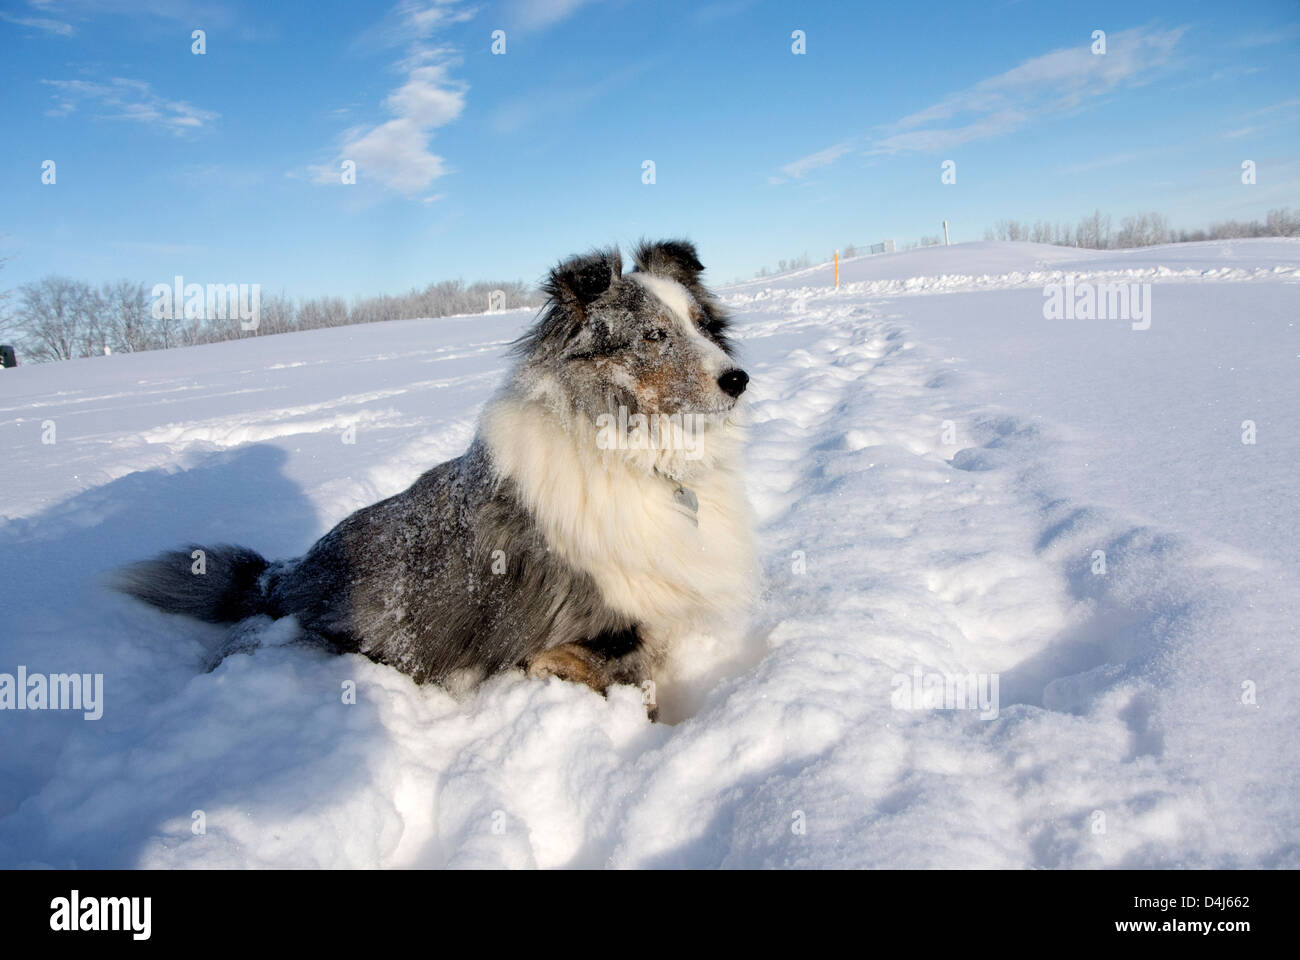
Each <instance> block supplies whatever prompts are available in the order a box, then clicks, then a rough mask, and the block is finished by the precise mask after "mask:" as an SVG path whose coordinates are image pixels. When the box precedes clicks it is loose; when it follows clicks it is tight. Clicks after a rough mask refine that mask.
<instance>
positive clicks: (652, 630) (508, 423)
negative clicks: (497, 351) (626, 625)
mask: <svg viewBox="0 0 1300 960" xmlns="http://www.w3.org/2000/svg"><path fill="white" fill-rule="evenodd" d="M483 438H484V440H485V441H486V443H487V445H488V449H489V450H490V452H491V455H492V458H493V462H494V466H495V467H496V469H497V470H498V471H499V472H500V473H501V474H502V475H503V476H506V477H509V478H510V479H511V480H512V481H513V482H514V484H515V486H516V489H517V491H518V494H519V496H520V497H521V498H522V500H523V501H524V504H525V505H526V506H527V508H528V510H529V511H530V513H531V514H532V516H533V517H534V519H535V520H536V521H537V523H538V524H539V526H540V527H541V530H542V532H543V535H544V536H545V537H546V539H547V544H548V546H549V547H550V548H551V549H552V550H553V551H555V552H557V553H558V554H559V555H560V556H561V557H562V558H563V559H564V560H566V561H567V562H568V563H570V564H572V565H573V566H574V567H575V568H577V569H579V570H581V571H583V572H585V573H587V574H588V575H589V576H591V578H592V579H593V580H594V581H595V583H596V585H597V587H598V589H599V590H600V592H601V595H602V598H603V599H604V601H605V603H606V604H607V605H608V606H609V607H610V608H611V609H613V610H616V611H618V612H619V613H622V614H624V615H626V616H627V617H629V618H631V619H632V620H633V621H635V622H636V623H638V624H640V625H641V626H642V630H643V634H644V637H645V639H646V640H647V641H648V642H650V643H651V644H653V645H655V646H661V645H667V644H670V643H672V641H673V640H674V639H675V638H677V637H679V636H681V635H682V634H684V633H689V632H691V631H693V630H707V629H709V628H710V627H711V626H715V625H716V624H717V623H718V622H719V621H720V620H721V619H722V618H725V617H727V616H728V615H729V614H732V613H733V612H735V611H738V610H740V609H743V608H744V607H745V606H747V604H748V603H749V602H750V600H751V599H752V595H753V594H752V591H753V583H754V549H753V541H752V532H751V530H752V521H751V513H750V510H749V505H748V503H747V502H746V500H745V496H744V489H743V486H742V483H741V476H740V463H739V457H740V440H741V437H740V435H739V428H737V427H734V426H731V425H718V426H717V427H716V428H714V429H712V430H710V431H709V436H708V437H707V438H706V443H707V448H706V453H705V455H704V457H703V458H702V459H701V460H700V461H699V462H697V463H694V464H692V467H693V469H692V470H691V475H690V476H689V478H688V479H686V480H685V484H686V486H685V489H686V490H688V491H689V493H687V494H678V495H677V496H674V492H675V491H676V490H677V489H678V487H679V486H680V484H679V483H678V482H677V481H674V480H670V479H668V478H667V477H665V476H663V475H662V474H661V473H659V472H656V471H654V470H653V469H649V463H650V462H653V458H652V459H651V460H650V461H647V459H646V458H645V457H644V456H642V457H640V458H638V457H637V456H636V455H629V454H628V453H626V452H621V451H610V450H601V449H599V447H598V445H597V443H596V434H595V430H594V428H593V427H591V426H590V424H588V423H586V422H585V421H582V420H581V419H579V420H576V421H573V422H571V423H567V424H564V425H561V424H560V423H558V422H557V419H556V417H555V415H554V414H553V413H552V412H550V411H548V410H547V409H546V408H545V407H544V406H543V405H542V404H540V403H538V402H537V401H535V400H532V399H520V398H518V397H516V396H511V395H510V394H509V393H506V394H503V395H501V396H498V397H497V398H496V399H495V400H493V401H492V403H490V404H489V405H488V407H487V409H486V410H485V411H484V414H483ZM660 456H662V454H661V455H660ZM690 494H693V495H694V499H695V501H696V503H697V508H696V509H695V510H694V511H691V510H690V509H689V505H688V504H689V500H690ZM683 501H685V502H686V504H687V505H684V503H683ZM692 514H693V515H692Z"/></svg>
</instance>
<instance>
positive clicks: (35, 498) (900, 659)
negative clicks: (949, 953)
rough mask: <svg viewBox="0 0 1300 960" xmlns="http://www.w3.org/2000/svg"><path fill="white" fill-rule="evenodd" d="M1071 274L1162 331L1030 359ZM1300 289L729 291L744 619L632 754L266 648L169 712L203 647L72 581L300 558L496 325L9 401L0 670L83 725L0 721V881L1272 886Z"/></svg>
mask: <svg viewBox="0 0 1300 960" xmlns="http://www.w3.org/2000/svg"><path fill="white" fill-rule="evenodd" d="M1067 277H1073V278H1074V279H1075V280H1076V281H1078V282H1112V281H1116V280H1121V281H1123V282H1126V283H1128V282H1136V283H1151V284H1152V285H1153V295H1152V304H1153V312H1152V323H1151V327H1150V329H1148V330H1134V329H1132V327H1131V324H1130V323H1129V322H1128V321H1127V320H1046V319H1044V315H1043V309H1042V307H1043V302H1044V294H1043V288H1044V286H1045V285H1046V284H1049V283H1060V282H1063V281H1064V279H1065V278H1067ZM1298 284H1300V242H1297V241H1285V240H1245V241H1219V242H1212V243H1202V244H1183V245H1177V246H1170V247H1158V248H1149V249H1143V250H1135V251H1120V252H1113V251H1108V252H1095V251H1078V250H1070V249H1064V248H1056V247H1043V246H1039V245H1034V244H1026V243H975V244H960V245H955V246H952V247H947V248H930V249H924V250H916V251H910V252H904V253H896V254H887V255H880V256H875V257H862V258H858V259H855V260H850V261H845V262H843V263H841V287H840V289H839V290H835V289H833V288H832V287H831V280H830V267H828V266H821V267H815V268H810V269H808V270H802V271H799V272H797V273H794V274H789V275H785V276H782V277H776V278H767V279H765V280H763V281H757V282H753V283H746V284H741V285H737V286H735V287H731V288H727V289H725V290H723V291H722V293H723V296H724V299H725V300H726V302H727V303H728V305H729V306H730V307H731V309H732V310H733V311H734V313H735V315H736V329H737V334H738V339H739V342H740V347H741V351H742V355H743V357H744V365H745V367H746V369H747V370H748V371H749V372H750V374H751V375H752V377H753V380H752V382H751V387H750V389H751V393H750V397H751V409H752V420H753V425H754V430H753V440H752V443H751V446H750V462H751V477H752V480H751V487H750V495H751V499H752V500H753V503H754V505H755V508H756V510H757V512H758V515H759V519H760V524H761V526H760V530H759V541H760V546H761V550H762V556H763V565H764V591H763V600H762V603H761V605H760V606H759V608H758V609H757V610H755V612H754V616H753V620H752V623H750V624H749V625H748V628H747V630H746V631H745V636H744V639H743V641H742V642H740V643H728V642H725V641H724V640H722V639H720V638H700V641H699V643H698V645H697V646H696V647H694V648H692V650H691V651H689V656H686V657H682V658H680V659H679V661H678V662H677V663H676V664H675V665H674V673H673V676H672V677H670V678H669V679H668V680H665V682H664V683H663V684H662V690H661V702H662V711H663V714H662V715H663V716H664V717H665V718H666V719H668V720H670V721H672V722H669V723H659V724H651V723H649V722H648V721H647V720H646V718H645V715H644V709H643V707H642V704H641V702H640V695H639V692H637V691H633V690H630V689H615V690H614V691H613V692H612V693H611V695H610V697H609V699H608V700H606V699H603V698H601V697H600V696H598V695H596V694H594V693H592V692H591V691H589V690H586V689H584V688H579V687H576V686H573V685H568V684H565V683H563V682H561V681H559V680H550V681H545V682H542V681H530V680H527V679H525V678H524V677H523V676H522V675H521V674H508V675H501V676H498V677H496V678H494V679H492V680H490V681H489V682H488V683H487V684H486V685H485V686H484V687H483V688H481V689H480V690H479V691H478V692H476V693H474V694H472V695H470V696H468V697H465V698H463V699H460V700H457V699H455V698H453V696H451V695H450V694H449V693H448V692H446V691H444V690H441V689H439V688H436V687H417V686H415V685H414V684H413V683H412V682H411V681H410V679H409V678H408V677H406V676H404V675H402V674H399V673H397V672H396V671H394V670H392V669H389V668H386V667H381V666H378V665H375V664H372V663H370V662H369V661H367V660H365V659H364V658H360V657H342V658H336V657H330V656H327V655H324V654H322V653H320V652H317V651H314V650H311V649H307V648H304V647H302V646H298V645H295V644H293V643H291V642H286V641H288V640H291V639H292V631H291V630H290V629H288V628H287V627H286V625H284V624H275V625H265V624H264V625H261V626H260V627H259V631H260V634H261V639H262V643H263V647H262V649H260V650H258V651H257V652H256V653H255V654H253V655H251V656H250V655H237V656H233V657H230V658H228V659H227V660H226V661H225V662H224V663H223V664H222V665H221V666H220V667H219V668H218V669H216V670H215V671H213V672H211V673H203V672H202V670H201V667H200V664H201V663H202V661H203V657H204V653H205V651H206V650H207V649H208V648H210V647H211V645H212V644H214V643H215V642H216V641H217V638H218V637H219V635H220V628H217V627H211V626H206V625H200V624H195V623H191V622H188V621H185V620H182V619H178V618H173V617H169V616H167V615H164V614H161V613H158V612H156V611H153V610H150V609H146V608H144V607H143V606H141V605H139V604H136V603H133V602H131V601H128V600H126V599H125V598H122V597H119V596H116V595H114V594H112V593H110V592H108V591H105V590H104V589H102V587H101V586H100V584H99V579H100V577H101V576H102V574H103V573H104V572H105V571H107V570H110V569H112V568H113V567H115V566H118V565H120V564H123V563H126V562H130V561H133V560H137V559H140V558H142V557H145V556H148V555H150V554H151V553H153V552H155V551H157V550H161V549H164V548H170V547H174V546H176V545H178V544H182V543H185V542H188V541H190V540H198V541H203V540H218V539H219V540H225V541H230V542H236V543H242V544H245V545H247V546H249V547H252V548H254V549H257V550H259V551H261V552H262V553H264V554H266V555H267V556H269V557H284V556H293V555H296V554H299V553H301V552H302V551H304V550H305V549H306V548H307V547H308V546H309V545H310V544H311V543H312V542H313V541H314V540H315V538H316V537H318V536H320V535H321V534H322V533H324V532H325V531H326V530H328V529H329V528H330V527H331V526H332V525H333V524H334V523H336V522H337V521H338V520H340V519H341V518H342V517H344V516H346V515H347V514H348V513H349V512H350V511H352V510H354V509H356V508H357V507H360V506H363V505H365V504H368V503H371V502H374V501H375V500H377V499H379V498H381V497H384V496H387V495H389V494H392V493H395V492H397V491H399V490H401V489H402V488H403V487H405V486H406V485H407V484H408V483H409V482H410V481H411V480H413V479H414V478H415V477H416V476H417V475H418V474H419V473H420V472H421V471H422V470H424V469H426V468H427V467H428V466H430V465H432V464H433V463H436V462H438V461H440V460H442V459H446V458H447V457H450V456H453V455H456V454H457V453H459V452H460V451H462V450H463V449H464V447H465V445H466V444H467V442H468V440H469V438H470V437H471V436H472V433H473V430H474V424H475V418H476V415H477V412H478V410H479V408H480V406H481V405H482V403H483V401H484V400H485V399H486V398H487V396H488V395H489V393H490V392H491V390H492V389H493V387H494V386H495V385H496V384H497V383H498V382H499V380H500V378H501V375H502V373H503V371H504V369H505V365H506V362H507V361H506V359H505V356H504V353H505V346H506V344H507V343H508V341H509V340H510V339H512V338H513V337H514V336H516V335H517V334H518V333H519V332H520V331H521V330H522V329H523V327H524V326H525V325H526V324H527V323H528V321H529V319H530V314H528V313H524V312H512V313H503V314H496V315H491V316H485V317H466V318H448V319H442V320H414V321H401V322H394V323H385V324H374V325H369V326H364V327H348V328H340V329H335V330H322V331H313V332H309V333H300V334H291V335H285V336H276V337H266V338H261V339H257V340H250V341H243V342H237V343H226V344H217V345H212V346H206V347H199V348H193V349H187V350H174V351H167V352H160V353H148V354H137V355H119V356H113V357H107V358H96V359H92V360H78V361H70V362H66V363H61V364H56V365H45V366H23V367H19V368H16V369H13V370H7V371H4V372H3V373H2V374H0V444H3V450H4V451H5V453H4V460H3V462H0V484H2V487H3V491H4V492H3V499H2V500H0V514H2V515H3V520H2V521H0V583H3V585H4V586H3V591H4V599H3V612H2V614H0V616H2V618H3V619H2V623H3V627H0V672H9V673H13V672H14V670H15V669H16V668H17V666H18V665H20V664H21V665H25V666H26V667H27V670H28V671H29V673H31V672H37V671H42V672H45V673H59V672H67V671H74V670H75V671H78V672H83V673H103V675H104V685H105V704H104V715H103V718H102V719H100V720H97V721H87V720H84V719H82V715H81V714H80V713H74V712H53V711H45V712H41V711H22V712H17V711H5V712H3V713H0V723H2V724H4V733H5V736H4V738H3V740H2V741H0V865H3V866H13V865H18V866H37V865H52V866H60V867H62V866H79V867H106V866H141V867H215V866H235V867H271V866H277V867H313V866H328V867H406V866H433V867H441V866H450V867H492V866H510V867H531V866H536V867H561V866H605V865H609V866H620V867H623V866H634V867H684V866H689V867H715V866H725V867H763V866H854V867H929V866H958V867H1118V866H1123V867H1139V866H1184V867H1212V866H1265V867H1277V866H1287V867H1296V866H1300V812H1298V811H1297V806H1298V805H1297V803H1296V799H1297V796H1300V791H1298V790H1297V782H1296V781H1297V775H1298V773H1297V771H1300V746H1297V742H1296V737H1295V732H1296V730H1297V729H1298V728H1300V703H1298V702H1297V696H1296V692H1295V684H1294V682H1293V680H1292V678H1293V677H1294V676H1295V675H1296V671H1297V667H1300V652H1298V650H1300V647H1298V646H1297V643H1296V640H1297V637H1296V627H1295V624H1296V622H1297V613H1298V612H1300V611H1298V610H1297V606H1300V605H1298V604H1297V598H1300V574H1297V564H1296V561H1297V559H1298V558H1300V546H1297V544H1300V521H1298V520H1297V517H1298V516H1300V511H1297V509H1296V506H1295V504H1296V502H1297V492H1298V491H1297V484H1296V482H1295V480H1294V479H1293V477H1294V464H1295V463H1296V462H1297V461H1298V460H1300V435H1298V434H1297V432H1296V430H1295V429H1294V424H1295V422H1296V414H1297V413H1298V412H1300V410H1298V409H1297V408H1298V407H1300V402H1298V401H1297V397H1298V396H1300V394H1298V393H1297V391H1296V389H1295V387H1294V380H1295V377H1294V370H1295V365H1296V360H1297V354H1298V353H1300V350H1298V349H1297V337H1296V326H1295V324H1296V316H1297V313H1298V311H1297V306H1298V305H1300V296H1298V295H1300V285H1298ZM1245 420H1252V421H1254V422H1255V424H1256V425H1257V441H1256V443H1254V444H1253V445H1252V444H1243V443H1242V442H1241V437H1242V422H1243V421H1245ZM51 424H52V425H53V430H54V440H55V442H54V443H43V442H42V436H43V435H46V436H48V434H49V430H50V425H51ZM349 441H351V442H349ZM949 441H955V442H949ZM1096 551H1104V553H1105V572H1104V573H1096V572H1094V570H1095V569H1096V563H1097V561H1096V560H1095V553H1096ZM917 672H919V673H921V674H922V675H941V676H944V677H949V678H951V677H964V676H968V675H975V676H983V677H986V678H987V677H996V678H997V681H998V702H997V709H996V716H994V717H989V716H988V715H987V712H986V713H985V715H983V716H982V715H981V712H980V711H978V710H937V709H898V708H896V704H897V692H898V689H899V684H900V679H899V678H900V677H901V678H904V679H907V678H911V677H912V676H913V675H914V674H915V673H917ZM349 683H351V684H355V703H347V702H345V699H346V698H345V696H344V693H345V685H346V684H349ZM1243 684H1245V686H1243ZM196 811H201V822H202V826H203V830H202V832H196V829H197V828H196V826H195V824H196V823H197V822H198V821H197V820H196V817H195V813H196Z"/></svg>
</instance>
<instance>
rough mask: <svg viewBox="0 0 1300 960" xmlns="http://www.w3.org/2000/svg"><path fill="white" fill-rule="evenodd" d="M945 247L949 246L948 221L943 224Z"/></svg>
mask: <svg viewBox="0 0 1300 960" xmlns="http://www.w3.org/2000/svg"><path fill="white" fill-rule="evenodd" d="M943 245H944V246H945V247H946V246H948V221H947V220H945V221H944V222H943Z"/></svg>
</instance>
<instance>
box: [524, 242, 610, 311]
mask: <svg viewBox="0 0 1300 960" xmlns="http://www.w3.org/2000/svg"><path fill="white" fill-rule="evenodd" d="M622 275H623V258H622V256H621V255H620V254H619V252H618V248H617V247H615V248H614V249H612V250H596V251H593V252H591V253H586V254H582V255H580V256H576V257H570V258H569V259H568V260H565V261H564V262H563V263H561V264H559V265H558V266H556V268H555V269H554V270H552V271H551V273H550V276H548V277H547V278H546V280H545V282H544V283H543V284H542V291H543V292H544V293H546V294H547V295H548V296H549V297H550V298H551V300H552V301H553V302H555V303H556V304H561V305H564V306H566V307H578V308H579V309H581V308H582V307H585V306H587V304H589V303H591V302H592V301H593V300H595V299H596V298H597V297H599V296H600V295H601V294H602V293H604V292H605V291H606V290H608V289H609V287H610V284H612V283H613V282H614V281H615V280H617V279H618V278H619V277H621V276H622Z"/></svg>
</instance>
